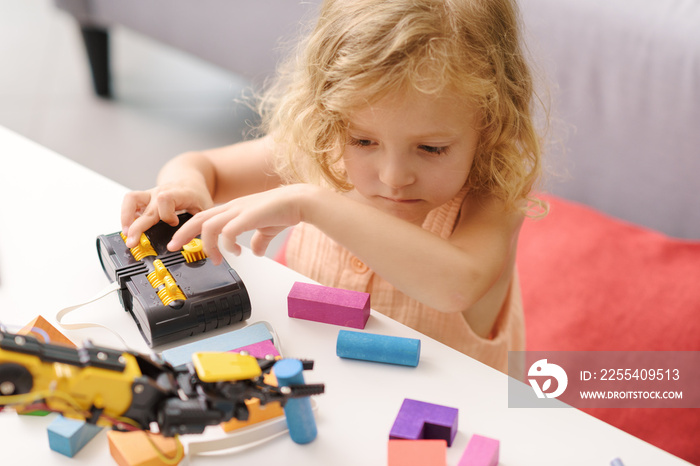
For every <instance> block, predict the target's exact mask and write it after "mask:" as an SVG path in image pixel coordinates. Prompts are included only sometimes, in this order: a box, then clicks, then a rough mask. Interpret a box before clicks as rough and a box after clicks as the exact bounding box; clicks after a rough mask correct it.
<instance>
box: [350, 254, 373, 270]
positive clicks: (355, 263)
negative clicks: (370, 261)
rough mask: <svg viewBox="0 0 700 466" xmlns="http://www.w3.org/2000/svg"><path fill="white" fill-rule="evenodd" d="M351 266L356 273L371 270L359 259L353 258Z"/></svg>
mask: <svg viewBox="0 0 700 466" xmlns="http://www.w3.org/2000/svg"><path fill="white" fill-rule="evenodd" d="M350 266H351V267H352V270H353V271H354V272H356V273H365V272H367V271H368V270H369V267H367V264H365V263H364V262H362V261H361V260H360V259H358V258H357V257H353V258H352V259H350Z"/></svg>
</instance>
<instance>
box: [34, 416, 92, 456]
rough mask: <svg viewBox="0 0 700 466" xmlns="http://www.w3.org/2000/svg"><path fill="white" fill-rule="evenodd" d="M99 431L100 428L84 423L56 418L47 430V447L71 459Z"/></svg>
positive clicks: (60, 417)
mask: <svg viewBox="0 0 700 466" xmlns="http://www.w3.org/2000/svg"><path fill="white" fill-rule="evenodd" d="M101 430H102V427H98V426H96V425H93V424H88V423H87V422H85V421H78V420H76V419H68V418H65V417H63V416H58V417H57V418H56V419H54V421H53V422H52V423H51V424H49V427H48V428H47V431H48V434H49V447H51V449H52V450H53V451H55V452H58V453H61V454H62V455H65V456H68V457H69V458H72V457H73V456H75V454H76V453H78V452H79V451H80V450H81V449H82V448H83V447H84V446H85V445H87V443H88V442H89V441H90V440H92V439H93V437H95V435H97V434H98V433H99V432H100V431H101Z"/></svg>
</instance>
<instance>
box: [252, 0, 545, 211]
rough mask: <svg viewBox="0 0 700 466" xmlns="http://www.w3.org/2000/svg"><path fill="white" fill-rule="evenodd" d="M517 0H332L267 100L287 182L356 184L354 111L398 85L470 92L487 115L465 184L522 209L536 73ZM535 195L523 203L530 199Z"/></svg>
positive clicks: (533, 170)
mask: <svg viewBox="0 0 700 466" xmlns="http://www.w3.org/2000/svg"><path fill="white" fill-rule="evenodd" d="M518 15H519V13H518V10H517V7H516V5H515V2H514V1H512V0H383V1H377V0H327V1H324V2H323V5H322V7H321V9H320V14H319V17H318V20H317V22H316V25H315V27H314V28H313V30H312V31H311V32H310V34H308V35H307V37H306V38H305V39H304V40H303V41H302V42H300V44H299V48H298V50H297V53H295V54H292V56H291V58H290V59H289V60H288V61H287V62H286V63H284V64H283V65H282V67H281V68H280V70H279V73H278V78H277V80H276V81H275V83H274V84H273V86H272V87H271V88H270V89H269V90H268V92H267V93H266V94H265V95H264V97H263V99H262V100H261V103H260V106H259V111H260V114H261V115H262V121H263V131H264V132H266V133H269V134H272V135H274V138H275V141H276V142H277V144H278V146H277V149H278V164H277V169H278V171H279V173H280V174H282V175H283V177H285V179H286V180H288V181H290V182H300V181H301V182H312V183H324V182H325V183H327V184H328V185H330V186H331V187H333V188H335V189H337V190H340V191H347V190H350V189H352V185H351V183H350V181H349V180H348V179H347V176H346V174H345V171H344V168H343V164H342V155H343V149H344V146H345V143H346V140H347V129H348V116H349V114H350V113H351V112H352V111H353V110H354V109H358V108H361V107H363V106H366V105H368V104H371V103H373V102H376V101H378V100H379V99H381V98H382V97H383V96H386V95H387V94H389V93H392V92H396V91H405V90H407V89H415V90H418V91H420V92H423V93H426V94H436V95H437V94H441V93H444V92H448V91H449V92H452V93H456V94H457V95H461V96H464V103H465V105H467V104H468V105H472V106H473V108H475V109H477V110H478V112H479V113H478V114H479V115H480V125H479V128H478V130H479V133H480V139H479V143H478V146H477V152H476V155H475V158H474V162H473V165H472V168H471V171H470V173H469V175H468V178H467V182H466V183H467V185H468V186H469V188H470V190H472V192H477V193H484V194H491V195H495V196H497V197H498V198H499V199H501V200H502V201H503V203H504V205H505V206H507V207H512V208H518V209H523V205H524V204H523V202H522V201H534V202H535V203H538V204H539V205H541V204H540V203H539V202H538V201H537V200H535V199H532V198H531V197H530V193H531V191H532V189H533V186H534V184H535V183H536V181H537V180H538V178H539V176H540V172H541V146H540V137H539V134H538V132H537V130H536V128H535V124H534V122H533V115H532V108H531V107H532V105H533V102H536V101H535V99H534V97H535V92H534V86H533V78H532V73H531V71H530V68H529V67H528V64H527V62H526V60H525V56H524V53H523V48H522V45H521V43H520V31H519V17H518ZM526 204H527V202H526Z"/></svg>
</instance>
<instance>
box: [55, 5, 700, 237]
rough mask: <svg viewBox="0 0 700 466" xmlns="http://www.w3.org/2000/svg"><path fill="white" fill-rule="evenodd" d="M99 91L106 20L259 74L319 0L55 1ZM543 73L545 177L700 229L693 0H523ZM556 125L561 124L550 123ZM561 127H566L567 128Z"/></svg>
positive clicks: (670, 230) (596, 198)
mask: <svg viewBox="0 0 700 466" xmlns="http://www.w3.org/2000/svg"><path fill="white" fill-rule="evenodd" d="M55 1H56V4H57V6H58V7H59V8H61V9H63V10H65V11H67V12H68V13H70V14H71V15H73V16H74V17H75V18H76V20H77V22H78V24H79V26H80V28H81V30H82V32H83V37H84V39H85V43H86V46H87V51H88V56H89V57H90V62H91V65H92V69H93V75H94V83H95V91H96V93H97V94H98V95H102V96H109V95H110V86H109V53H108V51H109V45H108V38H109V29H110V28H111V27H112V26H123V27H127V28H130V29H132V30H134V31H137V32H140V33H143V34H145V35H148V36H150V37H152V38H154V39H157V40H159V41H162V42H164V43H166V44H169V45H171V46H173V47H177V48H179V49H182V50H184V51H186V52H190V53H192V54H194V55H196V56H198V57H201V58H203V59H205V60H208V61H210V62H212V63H214V64H217V65H220V66H221V67H223V68H225V69H228V70H231V71H234V72H236V73H238V74H240V75H243V76H245V77H247V78H249V79H251V80H253V81H254V82H259V81H260V80H262V79H264V77H265V76H268V75H269V74H270V73H272V72H273V70H274V68H275V63H276V62H277V60H278V59H279V57H280V56H281V54H282V53H283V50H284V47H281V46H280V43H281V42H280V41H284V39H286V38H292V37H293V36H294V35H295V34H296V33H297V32H298V29H299V26H298V24H299V20H300V19H302V18H304V17H308V16H310V15H315V12H316V9H317V4H318V3H320V0H310V1H303V2H302V1H299V0H265V1H243V0H196V1H195V0H119V1H115V0H55ZM521 8H522V13H523V17H524V19H525V28H526V31H527V34H528V37H529V43H530V49H531V52H532V54H533V55H534V56H535V58H536V59H537V60H538V61H539V62H541V63H544V68H545V70H546V71H547V74H548V76H549V78H550V83H549V85H548V86H547V88H548V89H549V90H550V91H551V95H552V97H553V102H554V106H553V116H554V117H555V121H556V122H560V123H563V124H560V125H555V126H554V129H555V131H554V132H553V135H554V136H555V137H556V138H560V137H561V138H562V140H561V142H562V146H563V147H566V152H565V153H563V152H562V151H560V150H559V149H558V148H559V147H560V146H559V145H554V146H553V147H552V151H551V153H550V159H549V161H550V165H552V166H553V167H554V168H555V170H554V171H555V172H557V173H559V174H565V176H563V177H552V178H551V179H550V182H549V183H548V185H547V186H546V188H547V189H548V190H549V191H550V192H552V193H554V194H557V195H560V196H562V197H565V198H568V199H570V200H575V201H579V202H582V203H585V204H588V205H590V206H592V207H595V208H597V209H599V210H602V211H604V212H606V213H608V214H610V215H613V216H615V217H618V218H621V219H624V220H627V221H630V222H634V223H637V224H640V225H644V226H647V227H650V228H653V229H656V230H659V231H661V232H664V233H666V234H669V235H672V236H677V237H683V238H700V193H699V192H698V189H697V188H696V187H697V186H698V177H699V175H700V27H698V25H699V24H700V3H698V2H694V1H679V0H660V1H657V2H644V4H640V3H639V2H638V1H637V0H616V1H609V0H521ZM562 128H564V129H566V130H567V131H566V132H562V131H559V130H561V129H562ZM565 133H566V134H565Z"/></svg>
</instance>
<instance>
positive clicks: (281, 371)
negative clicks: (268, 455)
mask: <svg viewBox="0 0 700 466" xmlns="http://www.w3.org/2000/svg"><path fill="white" fill-rule="evenodd" d="M272 371H273V372H274V373H275V377H276V378H277V384H278V385H279V386H280V387H287V386H289V385H301V384H303V383H304V374H303V373H302V371H303V365H302V363H301V361H299V360H298V359H281V360H279V361H277V362H276V363H275V365H274V366H273V368H272ZM284 415H285V417H286V418H287V427H288V428H289V436H290V437H292V440H294V442H296V443H300V444H304V443H309V442H311V441H312V440H313V439H315V438H316V434H317V433H318V431H317V430H316V420H315V419H314V412H313V410H312V409H311V400H309V397H304V398H291V399H289V400H287V402H286V403H285V405H284Z"/></svg>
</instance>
